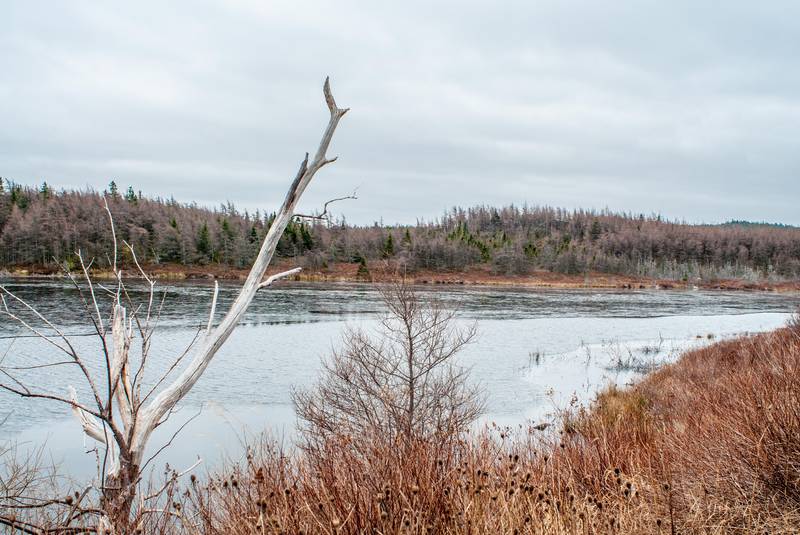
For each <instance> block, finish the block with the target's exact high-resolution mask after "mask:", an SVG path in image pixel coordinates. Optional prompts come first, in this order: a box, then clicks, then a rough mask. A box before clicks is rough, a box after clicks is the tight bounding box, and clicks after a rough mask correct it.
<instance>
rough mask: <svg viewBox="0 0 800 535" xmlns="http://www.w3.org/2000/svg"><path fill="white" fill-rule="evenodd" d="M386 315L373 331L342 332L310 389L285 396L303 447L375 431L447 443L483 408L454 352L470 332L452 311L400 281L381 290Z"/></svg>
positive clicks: (387, 435)
mask: <svg viewBox="0 0 800 535" xmlns="http://www.w3.org/2000/svg"><path fill="white" fill-rule="evenodd" d="M382 295H383V302H384V304H385V306H386V308H387V313H386V314H385V316H384V317H382V318H381V320H380V325H379V328H378V329H377V332H376V333H374V334H370V333H367V332H365V331H364V330H363V329H355V328H351V329H348V330H347V332H346V333H345V335H344V344H343V347H342V348H341V349H340V350H337V351H336V352H334V354H333V356H332V357H331V358H330V359H328V360H326V361H325V362H324V363H323V371H322V376H321V377H320V379H319V381H318V383H317V384H316V385H315V386H314V387H313V388H312V389H310V390H307V391H297V392H295V393H294V395H293V400H294V405H295V409H296V411H297V414H298V416H299V417H300V419H301V420H302V421H303V422H304V424H305V425H304V426H303V428H302V430H303V436H304V439H305V446H306V447H309V448H321V447H322V445H323V444H324V443H325V442H326V441H328V440H330V439H332V438H334V437H353V440H354V441H358V437H363V436H364V434H365V433H375V434H377V435H379V436H381V437H384V438H385V439H386V440H387V441H388V442H390V443H391V442H395V441H401V442H404V443H406V444H408V443H410V442H412V441H432V440H436V441H443V440H444V441H449V440H452V439H453V438H455V437H457V436H458V435H459V434H460V433H461V432H462V431H464V430H465V429H466V428H467V427H469V425H470V424H472V422H474V421H475V419H476V418H477V417H478V416H479V415H480V413H481V411H482V410H483V400H482V396H481V394H480V393H479V391H478V389H477V387H475V386H473V385H471V384H470V381H469V377H468V375H469V370H468V369H466V368H464V367H460V366H458V365H456V363H455V362H454V357H455V356H456V354H457V353H458V352H459V351H460V350H461V349H462V348H463V347H464V346H465V345H467V344H469V343H470V342H471V341H472V340H473V338H474V337H475V333H476V331H475V326H474V325H470V326H467V327H462V328H459V327H457V326H456V325H455V320H456V318H455V312H454V311H452V310H447V309H445V308H443V307H442V305H441V304H440V303H438V302H436V301H433V300H428V299H423V298H422V297H421V296H420V295H419V294H418V293H417V292H416V291H415V290H414V289H413V287H412V286H410V285H408V284H406V283H405V282H404V281H401V282H398V283H394V284H391V285H389V286H387V287H386V288H384V289H383V290H382Z"/></svg>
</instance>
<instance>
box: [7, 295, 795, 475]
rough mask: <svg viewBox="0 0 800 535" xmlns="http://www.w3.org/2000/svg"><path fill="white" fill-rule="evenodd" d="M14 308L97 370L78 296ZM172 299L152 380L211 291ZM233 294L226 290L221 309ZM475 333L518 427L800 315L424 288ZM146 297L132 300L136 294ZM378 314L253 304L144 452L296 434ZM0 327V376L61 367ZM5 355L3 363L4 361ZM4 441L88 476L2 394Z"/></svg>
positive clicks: (683, 302) (778, 308)
mask: <svg viewBox="0 0 800 535" xmlns="http://www.w3.org/2000/svg"><path fill="white" fill-rule="evenodd" d="M5 284H6V286H7V287H8V288H9V289H10V290H11V291H13V292H15V293H16V294H18V295H19V296H20V297H23V298H25V299H26V300H28V301H29V302H31V303H35V304H36V306H37V307H38V308H39V310H40V311H41V312H42V313H43V314H44V315H46V316H47V317H49V318H50V319H51V320H53V321H54V323H56V324H57V325H59V326H60V327H62V328H63V329H64V330H65V331H66V332H68V333H70V335H71V336H73V338H72V340H73V342H74V344H75V346H76V348H77V349H78V350H79V351H80V352H81V353H82V354H84V355H85V358H86V360H87V361H91V363H92V366H93V368H94V369H95V370H96V371H97V372H98V373H99V371H100V367H99V366H100V359H101V357H100V353H99V351H98V343H97V340H96V339H93V338H91V337H86V336H81V335H83V334H85V333H87V332H88V331H89V325H87V323H86V319H85V317H84V315H83V314H82V309H81V305H80V304H79V303H80V302H79V300H78V299H79V297H78V295H77V294H76V293H75V292H74V291H73V290H71V289H70V288H69V287H68V286H67V285H66V284H63V283H62V282H60V281H50V280H47V281H23V282H20V281H5ZM162 290H164V291H165V292H166V294H165V296H166V300H165V307H164V310H163V312H162V316H161V321H160V324H159V325H160V327H159V332H158V333H157V335H156V336H155V340H156V341H155V343H154V345H153V348H152V351H151V357H150V359H151V361H150V362H151V364H152V366H153V369H152V372H151V375H150V376H148V377H146V378H145V379H146V381H151V383H152V380H153V379H154V378H157V377H158V376H159V374H158V371H159V370H163V369H165V366H167V365H168V364H169V363H170V362H171V360H172V358H174V356H175V355H177V354H180V352H181V351H182V349H183V348H184V347H185V346H186V345H187V343H188V342H189V341H190V340H191V339H192V338H193V337H194V335H195V334H196V332H197V329H198V326H199V325H202V324H204V323H205V322H206V320H207V314H208V307H209V303H210V296H211V287H210V285H207V284H173V285H169V286H166V287H162ZM235 291H236V286H234V285H224V286H223V287H222V288H221V293H220V303H219V305H218V309H217V310H218V311H220V312H221V311H224V310H226V304H229V303H230V301H231V300H232V298H233V297H234V296H235ZM421 291H423V292H425V293H429V294H433V295H435V296H436V297H437V298H439V299H441V300H442V301H443V302H444V303H446V304H447V305H448V306H450V307H453V308H455V309H457V310H458V312H459V318H460V320H459V321H463V322H477V325H478V333H479V335H478V338H477V340H476V342H475V343H474V344H472V345H470V346H469V347H468V348H467V349H465V350H464V352H463V353H462V354H461V355H460V357H459V359H460V362H461V363H462V364H463V365H465V366H470V367H471V368H472V374H473V377H474V379H475V381H477V382H479V383H480V384H481V385H482V386H483V388H484V390H485V392H486V394H487V397H488V413H487V415H486V420H491V421H495V422H497V423H500V424H517V423H521V422H524V421H526V420H530V419H532V420H536V421H540V420H546V419H548V418H550V417H551V414H552V412H553V410H554V408H557V407H563V406H564V405H565V404H567V403H569V402H570V401H571V400H572V399H577V400H579V401H586V400H588V399H590V398H591V396H592V395H593V394H594V392H596V391H597V389H598V388H601V387H603V386H605V385H607V384H610V383H616V384H625V383H628V382H630V381H632V380H635V378H636V377H637V375H639V374H641V373H642V372H644V371H646V370H647V369H650V368H652V367H653V366H656V365H658V364H660V363H663V362H665V361H669V360H671V359H674V358H675V356H676V355H677V354H678V353H679V352H680V351H682V350H684V349H686V348H688V347H694V346H698V345H702V344H707V343H709V342H710V341H713V340H716V339H719V338H724V337H730V336H735V335H738V334H742V333H746V332H757V331H763V330H769V329H773V328H775V327H778V326H780V325H782V324H784V323H785V322H786V320H787V319H788V317H789V315H790V314H791V313H792V312H793V311H794V310H796V309H797V307H798V304H800V296H798V295H797V294H775V293H743V292H718V291H715V292H703V291H595V290H592V291H583V290H557V291H556V290H553V291H550V290H519V289H497V288H477V287H421ZM141 295H142V294H140V295H139V296H141ZM381 311H382V306H381V302H380V299H379V296H378V293H377V292H376V291H375V289H374V288H372V287H369V286H365V285H327V286H323V285H319V284H313V285H308V284H307V285H303V284H288V283H285V284H282V285H280V286H276V287H274V288H272V289H269V290H268V291H265V292H263V293H262V294H260V295H259V296H258V297H257V299H256V301H255V302H254V303H253V305H252V306H251V308H250V310H249V312H248V313H247V316H246V318H245V320H244V322H243V324H242V325H241V326H240V327H239V328H238V329H237V330H236V331H235V332H234V334H233V335H232V336H231V338H230V339H229V340H228V342H227V343H226V344H225V346H224V347H223V348H222V350H221V351H220V352H219V353H218V355H217V357H216V358H215V360H214V361H213V363H212V364H211V366H210V368H209V370H208V371H207V372H206V374H205V375H204V376H203V377H202V378H201V380H200V381H199V383H198V384H197V385H196V386H195V388H194V389H193V390H192V391H191V393H190V394H189V395H188V396H187V398H186V399H185V400H184V401H183V402H182V405H181V410H180V411H178V412H177V413H176V414H175V415H174V416H173V417H172V418H171V419H170V421H169V422H168V423H167V424H166V425H164V426H162V428H160V429H159V430H158V432H157V434H156V436H155V437H154V439H153V441H152V442H151V443H152V444H153V445H160V444H163V442H164V441H166V440H169V438H170V436H171V435H172V434H173V433H174V432H175V430H177V428H178V427H180V426H181V425H182V424H183V423H185V422H186V421H187V420H189V419H192V418H193V419H192V420H191V422H190V423H188V425H187V426H186V428H185V429H184V430H183V431H182V433H181V434H180V435H179V436H178V437H177V438H176V440H175V442H174V443H173V445H172V446H171V447H170V448H169V449H168V450H167V451H166V452H165V453H164V454H162V456H160V457H159V461H160V465H161V466H163V463H164V462H170V463H171V464H173V465H177V466H181V465H183V464H186V465H188V464H191V463H192V462H193V460H194V459H196V457H197V456H198V455H200V456H201V457H202V458H203V459H204V462H205V463H206V466H209V467H213V465H214V464H215V463H217V462H218V461H219V459H220V458H221V457H222V456H233V457H236V456H238V455H240V454H241V451H242V447H241V444H242V441H244V440H246V439H247V438H248V437H252V436H253V435H254V434H257V433H259V432H261V431H264V430H266V431H268V432H269V433H271V434H273V435H275V436H277V437H279V438H282V439H283V440H285V441H286V442H287V443H290V442H291V440H292V436H293V429H294V425H295V420H294V413H293V411H292V408H291V404H290V402H289V396H290V392H291V389H292V388H293V387H304V386H308V385H309V384H311V383H312V382H313V380H314V379H315V377H316V375H317V372H318V369H319V363H320V359H321V358H323V357H325V356H326V355H328V354H330V352H331V349H332V348H333V347H336V346H338V345H339V344H340V342H341V335H342V331H343V328H344V327H345V325H348V324H349V325H352V326H361V327H363V328H365V329H371V328H373V327H374V326H375V324H376V318H377V317H378V315H379V314H380V313H381ZM21 334H25V333H23V332H22V331H21V330H20V329H19V328H18V327H17V326H15V325H13V324H11V323H10V322H9V321H8V320H7V319H5V318H2V319H0V358H4V361H3V366H16V367H26V366H32V365H37V364H42V363H46V362H54V361H57V360H59V359H60V357H59V355H57V354H56V353H55V352H54V350H53V348H52V347H51V346H48V345H47V344H46V343H43V342H42V341H41V340H38V339H36V338H29V337H20V336H19V335H21ZM3 355H5V357H3ZM17 373H18V374H19V375H20V376H21V377H23V378H25V379H27V380H28V381H29V382H30V383H31V384H33V385H36V387H37V388H39V389H41V390H49V391H52V392H56V393H62V394H63V393H64V392H66V390H67V386H68V385H73V386H75V387H76V388H78V391H79V393H80V395H81V397H82V399H88V398H87V397H86V396H87V395H88V392H87V390H86V389H85V388H84V387H83V384H82V383H81V381H80V377H78V376H77V375H76V374H75V372H74V370H71V369H69V367H63V366H62V367H55V368H41V369H36V370H29V371H18V372H17ZM3 420H5V423H4V424H3V425H2V426H0V440H3V439H11V440H16V441H17V442H19V443H20V444H22V445H23V447H33V446H35V445H41V444H45V451H46V452H48V454H49V455H52V457H53V459H54V460H56V461H61V462H63V464H64V465H65V466H66V467H67V468H68V471H69V472H70V473H72V474H74V475H76V476H77V477H85V476H87V475H89V474H91V473H92V472H93V470H94V466H95V458H94V457H93V454H86V453H85V452H86V450H88V449H90V447H91V445H90V444H89V442H91V441H89V440H88V439H84V438H83V436H82V435H81V432H80V430H79V427H78V425H77V423H75V422H74V421H73V420H72V417H71V416H70V415H69V413H68V410H66V409H65V408H64V407H61V406H59V405H58V404H52V403H49V402H46V401H28V400H21V399H18V398H16V397H14V396H12V395H10V394H7V393H4V392H0V422H2V421H3Z"/></svg>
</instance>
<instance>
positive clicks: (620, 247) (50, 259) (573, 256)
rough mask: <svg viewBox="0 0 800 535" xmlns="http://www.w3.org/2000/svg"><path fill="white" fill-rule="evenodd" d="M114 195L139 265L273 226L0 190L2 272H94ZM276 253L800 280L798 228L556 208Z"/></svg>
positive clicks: (332, 232) (184, 261)
mask: <svg viewBox="0 0 800 535" xmlns="http://www.w3.org/2000/svg"><path fill="white" fill-rule="evenodd" d="M104 196H106V197H108V198H109V200H110V203H111V205H112V211H113V212H114V214H115V218H116V219H117V221H118V225H119V230H120V233H121V238H122V239H124V240H125V241H127V242H128V243H130V244H132V245H133V247H134V248H135V249H136V251H137V255H138V256H139V258H140V260H141V261H142V262H144V263H147V264H149V265H150V266H154V265H157V264H162V265H164V264H176V265H181V266H221V267H225V268H244V267H247V266H250V265H251V264H252V262H253V260H254V258H255V256H256V254H257V253H258V247H259V245H260V243H261V241H262V240H263V237H264V236H265V234H266V232H267V230H268V229H269V227H270V225H271V224H272V222H273V221H274V218H275V215H274V214H271V213H262V212H258V211H256V212H255V213H249V212H241V211H239V210H237V209H236V207H234V206H233V205H231V204H230V203H229V204H226V205H222V206H220V207H219V208H217V209H214V210H210V209H206V208H202V207H199V206H197V205H194V204H181V203H178V202H177V201H175V200H174V199H151V198H148V197H146V196H143V195H142V194H141V192H135V191H134V189H133V188H130V187H129V188H128V189H127V190H126V192H124V193H123V192H121V191H120V190H119V188H118V186H117V185H116V184H115V183H114V182H112V183H111V184H110V185H109V187H108V188H107V190H106V191H104V192H102V193H101V192H95V191H56V190H55V189H53V188H52V187H51V186H49V185H48V184H43V185H42V186H41V187H40V188H31V187H23V186H21V185H18V184H14V183H12V182H9V181H7V180H5V181H2V187H0V267H6V268H11V267H14V266H22V267H31V266H35V267H38V268H40V269H45V270H46V269H48V268H49V269H52V270H55V269H56V266H55V261H54V259H58V260H59V261H63V260H65V259H66V260H70V259H72V261H73V262H75V261H76V260H75V258H74V254H75V251H76V250H77V249H78V245H80V247H81V248H82V249H83V252H84V254H85V255H86V256H88V257H92V256H94V257H97V258H98V264H97V265H98V267H103V263H102V259H103V258H105V252H106V251H108V249H109V247H110V246H111V244H110V237H109V236H107V235H106V234H105V233H103V232H98V231H97V229H98V228H103V224H104V217H105V212H104V208H103V206H104V205H103V197H104ZM276 256H277V257H279V258H292V259H293V260H294V261H295V262H297V263H299V264H300V265H302V266H303V267H305V268H307V269H310V270H317V271H321V272H324V271H325V270H326V269H328V268H329V267H330V266H333V265H334V264H337V263H351V264H357V265H358V273H357V277H358V279H365V278H369V273H370V268H371V267H372V266H373V265H377V264H380V265H383V264H387V263H388V264H390V265H392V266H394V267H402V268H404V269H405V270H407V272H414V271H418V270H431V271H441V272H444V271H449V272H453V271H456V272H457V271H463V270H467V269H471V268H481V269H485V270H487V271H489V272H491V273H494V274H501V275H525V274H529V273H532V272H535V271H539V270H546V271H552V272H556V273H563V274H570V275H581V274H585V273H588V272H600V273H609V274H619V275H630V276H637V277H650V278H660V279H671V280H686V281H689V280H695V279H705V280H714V279H743V280H747V281H759V280H785V279H797V278H798V277H800V229H799V228H795V227H788V226H777V225H766V224H744V223H743V222H732V223H730V224H726V225H689V224H684V223H678V222H671V221H665V220H663V219H662V218H661V217H660V216H658V215H651V216H645V215H643V214H637V215H634V214H617V213H611V212H608V211H601V212H595V211H583V210H577V211H567V210H562V209H557V208H549V207H539V206H537V207H529V206H522V207H518V206H507V207H503V208H492V207H486V206H478V207H474V208H469V209H462V208H454V209H453V210H451V211H449V212H447V213H446V214H444V215H443V216H442V217H440V218H438V219H437V220H434V221H430V222H419V223H417V224H415V225H408V226H386V225H383V224H377V223H376V224H375V225H372V226H352V225H348V224H347V223H346V222H345V221H344V220H340V221H338V222H335V223H331V224H327V223H326V222H323V221H320V220H316V219H310V218H305V219H302V218H301V219H295V220H294V221H292V222H290V223H289V225H287V227H286V230H285V231H284V233H283V236H282V238H281V240H280V242H279V244H278V247H277V250H276Z"/></svg>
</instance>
